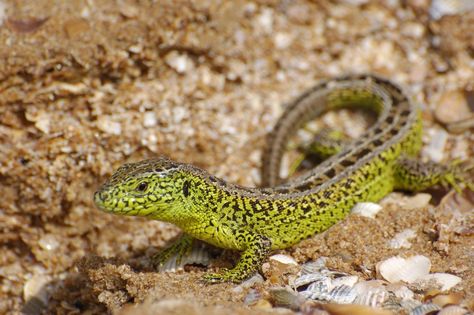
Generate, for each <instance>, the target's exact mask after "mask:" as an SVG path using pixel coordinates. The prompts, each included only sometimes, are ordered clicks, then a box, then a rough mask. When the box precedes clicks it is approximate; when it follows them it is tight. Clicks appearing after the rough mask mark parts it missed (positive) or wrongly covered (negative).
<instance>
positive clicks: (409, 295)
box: [387, 283, 415, 300]
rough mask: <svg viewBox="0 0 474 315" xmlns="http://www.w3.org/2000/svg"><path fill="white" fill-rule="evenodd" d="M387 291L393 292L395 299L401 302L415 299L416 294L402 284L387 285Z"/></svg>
mask: <svg viewBox="0 0 474 315" xmlns="http://www.w3.org/2000/svg"><path fill="white" fill-rule="evenodd" d="M387 291H389V292H392V293H393V294H394V295H395V297H397V298H399V299H401V300H408V299H413V297H414V296H415V293H414V292H413V291H412V290H410V289H408V288H407V287H406V286H404V285H402V284H400V283H390V284H389V285H387Z"/></svg>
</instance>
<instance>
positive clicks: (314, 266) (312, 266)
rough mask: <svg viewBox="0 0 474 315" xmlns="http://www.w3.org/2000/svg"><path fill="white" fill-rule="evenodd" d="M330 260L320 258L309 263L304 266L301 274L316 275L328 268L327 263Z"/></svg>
mask: <svg viewBox="0 0 474 315" xmlns="http://www.w3.org/2000/svg"><path fill="white" fill-rule="evenodd" d="M327 260H328V258H327V257H319V258H318V259H316V260H315V261H309V262H307V263H305V264H303V268H302V269H301V274H302V275H305V274H310V273H316V272H318V271H320V270H321V269H324V268H325V267H326V261H327Z"/></svg>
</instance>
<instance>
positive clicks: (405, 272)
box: [377, 255, 431, 283]
mask: <svg viewBox="0 0 474 315" xmlns="http://www.w3.org/2000/svg"><path fill="white" fill-rule="evenodd" d="M430 268H431V261H430V259H429V258H428V257H425V256H421V255H416V256H411V257H409V258H407V259H405V258H402V257H399V256H394V257H390V258H389V259H387V260H384V261H382V262H380V263H378V264H377V270H378V272H379V274H380V275H381V276H382V277H383V278H384V279H385V280H387V281H388V282H391V283H395V282H399V281H404V282H407V283H413V282H415V280H417V279H419V278H422V277H424V276H426V275H428V273H429V271H430Z"/></svg>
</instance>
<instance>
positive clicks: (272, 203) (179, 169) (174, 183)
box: [94, 75, 473, 282]
mask: <svg viewBox="0 0 474 315" xmlns="http://www.w3.org/2000/svg"><path fill="white" fill-rule="evenodd" d="M347 107H351V108H366V109H370V110H372V111H374V112H375V113H376V114H377V117H378V118H377V121H376V122H375V124H374V125H372V126H371V127H370V128H369V129H368V130H367V131H366V132H365V133H364V134H363V135H362V136H361V137H359V138H358V139H355V140H354V141H353V142H352V143H351V144H350V145H349V146H347V147H345V148H344V149H342V150H341V151H340V152H338V153H336V154H335V155H333V156H331V157H329V158H328V159H327V160H325V161H323V162H322V163H321V164H319V165H318V166H316V167H315V168H314V169H312V170H311V171H310V172H309V173H306V174H304V175H302V176H300V177H298V178H297V179H296V180H292V181H289V182H288V183H285V184H281V185H278V186H277V183H278V181H279V177H278V174H279V169H280V162H281V157H282V155H283V153H284V150H285V147H286V144H287V141H288V139H289V138H290V136H291V135H293V134H294V133H295V132H296V131H297V129H298V128H299V127H300V126H302V125H303V124H304V123H306V122H307V121H309V120H311V119H314V118H315V117H317V116H320V115H321V114H323V113H324V112H326V111H328V110H333V109H338V108H347ZM421 132H422V126H421V117H420V110H419V109H418V108H417V107H416V106H414V105H413V104H412V103H411V102H410V101H409V100H408V99H407V97H406V96H405V95H404V93H403V92H402V90H401V89H400V88H399V87H398V86H396V85H395V84H393V83H391V82H390V81H388V80H385V79H383V78H380V77H377V76H372V75H360V76H350V77H341V78H335V79H331V80H328V81H324V82H322V83H320V84H318V85H317V86H315V87H314V88H312V89H310V90H308V91H307V92H305V93H303V94H302V95H301V96H300V97H298V98H297V99H296V100H295V101H294V102H292V103H291V104H289V106H287V108H286V111H285V112H284V113H283V115H282V117H281V118H280V120H279V122H278V123H277V125H276V127H275V128H274V130H273V132H272V133H271V134H270V136H269V139H270V141H269V145H268V148H267V149H266V151H265V153H264V158H263V172H262V173H263V175H262V178H263V183H264V184H266V185H268V186H274V187H273V188H248V187H242V186H238V185H234V184H230V183H227V182H225V181H224V180H222V179H220V178H217V177H215V176H213V175H211V174H209V173H208V172H206V171H204V170H202V169H200V168H198V167H195V166H192V165H190V164H184V163H178V162H174V161H172V160H169V159H167V158H158V159H152V160H145V161H141V162H137V163H129V164H124V165H123V166H121V167H120V168H119V169H118V170H116V172H115V173H114V174H113V175H112V177H111V178H110V179H109V180H107V182H106V183H105V184H104V185H103V186H102V187H101V188H100V189H99V190H98V191H97V192H96V193H95V197H94V200H95V203H96V204H97V206H98V207H99V208H100V209H102V210H104V211H106V212H111V213H115V214H120V215H130V216H143V217H147V218H149V219H155V220H161V221H166V222H170V223H173V224H175V225H177V226H178V227H179V228H181V229H182V230H183V232H184V234H183V236H182V237H181V239H179V240H178V241H177V242H176V243H175V244H174V245H172V246H171V247H169V248H168V249H166V250H164V251H163V252H162V253H161V254H159V255H158V256H157V257H155V260H156V261H157V262H158V263H162V262H163V261H165V260H166V259H168V258H169V257H170V256H171V255H172V254H178V255H183V254H184V253H186V252H187V251H188V250H189V249H190V246H191V245H192V242H193V239H199V240H202V241H204V242H207V243H210V244H212V245H214V246H217V247H221V248H226V249H232V250H237V251H241V252H242V254H241V257H240V259H239V261H238V262H237V264H236V266H235V267H234V268H232V269H225V270H223V271H221V272H220V273H209V274H206V275H205V276H204V279H205V280H206V281H209V282H221V281H233V282H239V281H242V280H243V279H245V278H247V277H249V276H250V275H252V274H253V273H254V272H255V271H257V270H258V269H259V268H260V266H261V264H262V262H263V261H264V260H265V258H266V257H267V255H268V254H269V252H270V251H271V250H275V249H282V248H287V247H289V246H292V245H294V244H296V243H298V242H300V241H301V240H303V239H305V238H308V237H309V236H311V235H313V234H315V233H318V232H321V231H324V230H326V229H327V228H329V227H330V226H332V225H333V224H335V223H336V222H338V221H340V220H341V219H343V218H344V217H345V216H346V215H347V214H348V213H349V212H350V210H351V208H352V207H353V206H354V205H355V204H356V203H357V202H360V201H377V200H379V199H381V198H382V197H384V196H385V195H386V194H388V193H389V192H391V191H392V190H394V189H404V190H412V191H413V190H422V189H425V188H428V187H430V186H432V185H436V184H441V185H445V186H453V187H455V188H456V189H459V186H458V185H457V183H462V184H468V185H469V187H470V188H471V189H473V188H472V187H473V185H472V183H467V181H466V180H465V179H464V178H463V177H462V175H460V172H458V171H457V170H456V169H455V168H453V167H445V166H440V165H435V164H433V163H428V164H427V165H426V164H423V163H421V162H418V161H417V160H416V159H415V158H414V157H415V156H416V155H417V154H418V152H419V150H420V148H421V145H422V142H421Z"/></svg>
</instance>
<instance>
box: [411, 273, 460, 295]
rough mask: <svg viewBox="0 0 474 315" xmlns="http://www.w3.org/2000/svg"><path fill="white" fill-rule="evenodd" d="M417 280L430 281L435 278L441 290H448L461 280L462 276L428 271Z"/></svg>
mask: <svg viewBox="0 0 474 315" xmlns="http://www.w3.org/2000/svg"><path fill="white" fill-rule="evenodd" d="M418 280H419V281H430V280H435V281H436V282H437V283H438V284H439V285H440V286H441V288H440V289H441V291H448V290H449V289H451V288H452V287H454V286H455V285H457V284H458V283H459V282H461V281H462V278H460V277H458V276H455V275H452V274H449V273H430V274H429V275H426V276H424V277H421V278H420V279H418Z"/></svg>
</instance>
